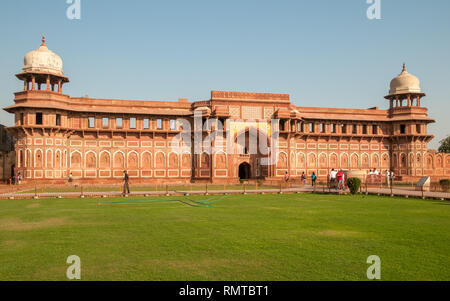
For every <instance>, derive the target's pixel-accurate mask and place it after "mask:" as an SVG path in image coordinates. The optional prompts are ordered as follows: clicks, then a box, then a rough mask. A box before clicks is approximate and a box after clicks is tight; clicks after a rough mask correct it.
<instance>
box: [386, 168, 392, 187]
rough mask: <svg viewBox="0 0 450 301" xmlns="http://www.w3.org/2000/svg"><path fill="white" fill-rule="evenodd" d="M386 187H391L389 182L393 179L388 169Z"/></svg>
mask: <svg viewBox="0 0 450 301" xmlns="http://www.w3.org/2000/svg"><path fill="white" fill-rule="evenodd" d="M385 176H386V185H387V186H388V187H389V180H390V178H391V173H390V172H389V169H386V174H385Z"/></svg>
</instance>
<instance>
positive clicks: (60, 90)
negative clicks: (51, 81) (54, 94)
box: [58, 80, 62, 94]
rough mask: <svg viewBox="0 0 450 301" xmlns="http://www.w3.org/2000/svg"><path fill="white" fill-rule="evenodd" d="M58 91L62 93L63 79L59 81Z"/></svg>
mask: <svg viewBox="0 0 450 301" xmlns="http://www.w3.org/2000/svg"><path fill="white" fill-rule="evenodd" d="M58 93H59V94H62V85H61V80H59V81H58Z"/></svg>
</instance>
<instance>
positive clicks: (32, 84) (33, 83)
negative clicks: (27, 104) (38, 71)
mask: <svg viewBox="0 0 450 301" xmlns="http://www.w3.org/2000/svg"><path fill="white" fill-rule="evenodd" d="M35 85H36V80H35V78H34V76H32V77H31V91H34V89H35V87H34V86H35Z"/></svg>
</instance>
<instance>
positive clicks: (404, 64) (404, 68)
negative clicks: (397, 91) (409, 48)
mask: <svg viewBox="0 0 450 301" xmlns="http://www.w3.org/2000/svg"><path fill="white" fill-rule="evenodd" d="M402 72H406V63H403V70H402Z"/></svg>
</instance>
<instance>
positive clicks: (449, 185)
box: [439, 179, 450, 192]
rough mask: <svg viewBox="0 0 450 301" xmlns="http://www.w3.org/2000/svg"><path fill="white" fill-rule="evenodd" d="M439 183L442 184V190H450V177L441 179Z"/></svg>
mask: <svg viewBox="0 0 450 301" xmlns="http://www.w3.org/2000/svg"><path fill="white" fill-rule="evenodd" d="M439 184H440V185H441V188H442V191H445V192H447V191H449V190H450V179H442V180H440V181H439Z"/></svg>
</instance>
